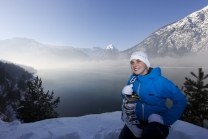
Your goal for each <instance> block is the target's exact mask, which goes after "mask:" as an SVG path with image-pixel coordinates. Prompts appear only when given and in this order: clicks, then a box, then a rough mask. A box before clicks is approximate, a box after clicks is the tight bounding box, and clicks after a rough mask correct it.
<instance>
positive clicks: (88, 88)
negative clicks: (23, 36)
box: [37, 67, 208, 117]
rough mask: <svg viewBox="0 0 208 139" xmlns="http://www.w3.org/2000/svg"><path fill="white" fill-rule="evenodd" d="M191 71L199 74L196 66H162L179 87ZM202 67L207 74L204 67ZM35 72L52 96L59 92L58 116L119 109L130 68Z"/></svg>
mask: <svg viewBox="0 0 208 139" xmlns="http://www.w3.org/2000/svg"><path fill="white" fill-rule="evenodd" d="M192 71H193V72H194V73H195V74H197V75H198V68H162V74H163V76H165V77H167V78H168V79H170V80H172V81H173V82H174V83H175V84H176V85H177V86H178V87H179V88H181V86H182V85H183V83H184V82H185V77H189V78H192V75H191V74H190V72H192ZM203 71H204V72H205V74H208V70H207V69H203ZM37 75H38V76H39V77H40V78H41V79H42V82H43V87H44V89H45V91H47V90H49V91H50V92H51V91H52V90H53V91H54V93H55V95H54V97H57V96H60V100H61V102H60V103H59V107H58V108H57V112H58V113H59V114H60V117H74V116H82V115H87V114H98V113H103V112H112V111H120V110H121V103H122V98H121V96H120V91H121V89H122V88H123V86H124V85H126V82H127V80H128V78H129V76H130V75H131V71H130V69H129V67H117V68H114V67H110V68H97V69H93V68H92V69H82V68H76V69H75V68H73V69H61V70H39V71H38V74H37ZM193 79H194V78H193ZM207 83H208V81H207Z"/></svg>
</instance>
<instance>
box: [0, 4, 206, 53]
mask: <svg viewBox="0 0 208 139" xmlns="http://www.w3.org/2000/svg"><path fill="white" fill-rule="evenodd" d="M207 5H208V0H0V18H1V21H0V32H1V33H0V40H4V39H10V38H12V37H26V38H30V39H35V40H37V41H38V42H41V43H44V44H53V45H65V46H73V47H82V48H92V47H93V46H99V47H102V48H106V47H107V46H108V45H109V44H113V45H114V46H115V47H116V48H118V49H119V50H120V51H122V50H126V49H128V48H131V47H133V46H134V45H136V44H138V43H140V42H141V41H142V40H144V39H145V38H146V37H148V36H149V35H150V34H151V33H153V32H154V31H156V30H157V29H159V28H161V27H163V26H165V25H167V24H170V23H172V22H175V21H177V20H180V19H182V18H184V17H186V16H187V15H189V14H191V13H193V12H195V11H198V10H200V9H202V8H204V7H205V6H207Z"/></svg>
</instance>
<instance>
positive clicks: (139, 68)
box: [130, 59, 148, 75]
mask: <svg viewBox="0 0 208 139" xmlns="http://www.w3.org/2000/svg"><path fill="white" fill-rule="evenodd" d="M130 65H131V70H132V71H133V73H134V74H136V75H145V74H147V73H148V69H147V66H146V64H145V63H144V62H142V61H141V60H139V59H132V60H131V61H130Z"/></svg>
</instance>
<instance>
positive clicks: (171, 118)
mask: <svg viewBox="0 0 208 139" xmlns="http://www.w3.org/2000/svg"><path fill="white" fill-rule="evenodd" d="M130 66H131V70H132V72H133V74H132V75H131V76H130V78H129V81H128V83H127V85H126V86H125V87H124V88H123V89H122V93H121V94H122V97H123V98H124V101H123V105H122V119H123V121H124V122H125V126H124V127H123V129H122V131H121V133H120V135H119V139H137V138H141V139H165V138H166V137H167V136H168V134H169V126H170V125H172V124H173V123H174V122H175V121H176V120H178V119H179V118H180V116H181V115H182V113H183V111H184V109H185V107H186V105H187V101H186V98H185V96H184V95H183V94H182V92H181V91H180V89H178V88H177V87H176V86H175V85H174V83H173V82H171V81H170V80H168V79H166V78H165V77H163V76H161V70H160V68H159V67H157V68H150V62H149V60H148V56H147V54H146V53H144V52H142V51H136V52H134V53H132V55H131V57H130ZM132 95H134V96H136V97H138V99H135V98H136V97H133V98H132V97H129V96H132ZM167 98H169V99H170V100H172V102H173V105H172V107H171V108H170V109H168V108H167V106H166V99H167ZM135 100H136V101H135Z"/></svg>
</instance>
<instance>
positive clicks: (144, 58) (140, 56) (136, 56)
mask: <svg viewBox="0 0 208 139" xmlns="http://www.w3.org/2000/svg"><path fill="white" fill-rule="evenodd" d="M132 59H139V60H141V61H142V62H144V63H145V64H146V65H147V67H148V68H149V67H150V62H149V60H148V56H147V54H146V53H144V52H142V51H135V52H133V53H132V54H131V57H130V61H131V60H132Z"/></svg>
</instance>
